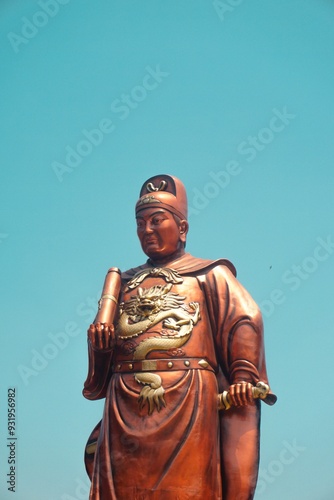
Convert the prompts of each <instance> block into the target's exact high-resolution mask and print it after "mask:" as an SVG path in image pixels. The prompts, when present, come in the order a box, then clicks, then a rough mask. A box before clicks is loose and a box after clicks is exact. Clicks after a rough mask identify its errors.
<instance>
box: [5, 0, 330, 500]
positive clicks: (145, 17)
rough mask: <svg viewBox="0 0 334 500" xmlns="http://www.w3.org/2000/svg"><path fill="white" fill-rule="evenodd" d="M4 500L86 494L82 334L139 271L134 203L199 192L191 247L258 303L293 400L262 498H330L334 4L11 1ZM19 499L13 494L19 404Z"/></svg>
mask: <svg viewBox="0 0 334 500" xmlns="http://www.w3.org/2000/svg"><path fill="white" fill-rule="evenodd" d="M0 12H1V16H0V33H1V40H2V43H1V60H2V72H1V77H0V78H1V99H2V112H1V139H2V141H1V142H2V148H1V160H2V168H1V184H0V186H1V188H0V189H1V203H2V210H1V219H0V254H1V276H2V279H1V307H2V321H1V325H2V334H1V335H2V339H3V343H4V345H5V347H4V348H3V349H2V350H1V351H2V354H1V356H2V359H1V366H2V367H3V368H2V382H1V392H0V398H1V405H0V406H1V408H2V415H3V418H2V425H1V430H0V446H1V451H0V469H1V471H2V472H1V477H0V495H1V498H4V499H7V498H16V499H18V500H66V499H67V500H69V499H73V498H74V499H76V500H80V499H83V498H87V479H86V474H85V470H84V465H83V449H84V445H85V442H86V439H87V437H88V435H89V433H90V431H91V430H92V428H93V427H94V426H95V424H96V423H97V422H98V420H99V419H100V417H101V411H102V403H101V402H89V401H86V400H85V399H84V398H83V397H82V395H81V390H82V385H83V382H84V380H85V377H86V372H87V352H86V333H85V332H86V329H87V326H88V324H89V323H90V321H91V320H92V319H93V318H94V315H95V312H96V303H97V299H98V296H99V293H100V290H101V287H102V285H103V281H104V277H105V273H106V271H107V269H108V268H109V267H111V266H117V267H119V268H121V269H123V270H125V269H127V268H129V267H133V266H135V265H138V264H140V263H142V262H143V261H144V260H145V256H144V255H143V254H142V251H141V249H140V246H139V244H138V242H137V237H136V231H135V224H134V205H135V202H136V200H137V197H138V194H139V189H140V187H141V185H142V183H143V182H144V181H145V180H146V179H147V178H148V177H150V176H152V175H154V174H156V173H170V174H174V175H176V176H177V177H179V178H180V179H182V181H183V182H184V183H185V185H186V187H187V191H188V198H189V205H190V207H191V216H190V232H189V237H188V243H187V248H188V249H189V251H190V252H191V253H192V254H194V255H196V256H200V257H205V258H212V259H215V258H218V257H227V258H229V259H230V260H231V261H232V262H234V264H235V265H236V267H237V269H238V277H239V279H240V281H241V282H242V283H243V284H244V285H245V286H246V288H247V289H248V290H249V291H250V292H251V293H252V295H253V297H254V298H255V299H256V301H257V302H258V303H259V304H260V305H261V307H262V310H263V315H264V320H265V328H266V334H265V341H266V353H267V364H268V371H269V375H270V381H271V385H272V388H273V390H274V391H275V392H276V393H277V394H278V397H279V400H278V403H277V405H276V406H274V407H271V408H269V407H265V406H264V407H263V417H262V442H261V464H260V479H259V484H258V490H257V494H256V500H261V499H265V500H281V499H282V498H289V499H290V498H291V499H294V500H314V499H315V498H317V500H330V499H331V498H333V495H334V488H333V485H332V480H331V477H332V471H331V464H332V462H333V447H334V437H333V432H332V430H331V425H332V413H333V409H334V405H333V398H332V397H331V394H330V393H329V391H330V387H331V386H330V384H331V380H332V378H333V368H332V353H333V347H334V346H333V333H332V329H333V327H332V325H333V319H334V318H333V306H332V288H333V287H332V282H333V270H334V228H333V187H334V174H333V169H332V156H333V154H332V142H333V139H332V137H333V128H334V125H333V118H332V117H333V115H334V109H333V108H334V104H333V102H334V101H333V90H332V89H333V76H334V72H333V69H334V68H333V57H332V52H333V50H332V48H333V42H334V31H333V16H334V4H333V2H330V1H325V0H318V1H309V2H303V1H302V0H294V1H291V0H289V1H288V0H280V2H276V1H274V0H266V1H264V0H259V1H257V2H255V1H252V2H251V1H249V2H246V1H242V0H241V1H235V0H233V1H232V0H226V1H225V2H223V1H222V2H220V3H217V2H216V3H215V2H211V1H207V2H205V1H198V2H189V1H185V2H179V1H176V0H172V1H170V2H161V1H152V0H148V1H145V2H133V1H129V0H124V1H122V2H120V1H113V2H111V1H107V0H100V1H99V2H90V1H88V0H81V1H80V2H79V1H76V0H62V1H60V0H49V1H47V0H40V1H37V2H36V1H30V0H25V2H22V1H18V0H11V1H5V0H3V1H2V2H1V4H0ZM9 388H15V389H16V399H17V438H18V440H17V446H16V458H17V491H16V494H15V495H13V494H12V493H11V492H9V491H8V490H7V486H8V485H7V484H6V477H5V473H7V472H8V467H9V465H8V463H7V458H8V448H7V447H6V444H7V429H6V418H5V417H6V405H7V393H8V392H7V391H8V389H9Z"/></svg>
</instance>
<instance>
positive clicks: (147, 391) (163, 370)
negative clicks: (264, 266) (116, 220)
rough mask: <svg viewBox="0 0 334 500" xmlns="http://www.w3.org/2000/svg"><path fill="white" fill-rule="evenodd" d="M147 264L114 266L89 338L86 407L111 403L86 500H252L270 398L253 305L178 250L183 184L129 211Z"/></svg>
mask: <svg viewBox="0 0 334 500" xmlns="http://www.w3.org/2000/svg"><path fill="white" fill-rule="evenodd" d="M136 219H137V233H138V237H139V240H140V243H141V246H142V249H143V251H144V252H145V254H146V255H147V256H148V257H149V259H148V261H147V262H146V263H145V264H143V265H142V266H139V267H137V268H134V269H130V270H128V271H126V272H125V273H122V274H120V272H119V270H118V269H116V268H112V269H110V270H109V272H108V274H107V277H106V281H105V284H104V289H103V292H102V297H101V300H100V302H99V311H98V314H97V317H96V319H95V321H94V324H93V325H91V326H90V328H89V330H88V351H89V371H88V377H87V380H86V382H85V386H84V391H83V393H84V396H85V397H86V398H88V399H92V400H94V399H100V398H106V402H105V409H104V413H103V418H102V421H101V422H100V423H99V424H98V425H97V426H96V427H95V429H94V430H93V432H92V434H91V436H90V438H89V440H88V443H87V446H86V452H85V462H86V468H87V472H88V474H89V476H90V478H91V481H92V485H91V493H90V499H92V500H114V499H117V500H139V499H140V500H146V499H149V500H153V499H154V500H186V499H197V500H203V499H206V500H218V499H222V500H250V499H252V498H253V495H254V491H255V486H256V480H257V473H258V460H259V421H260V399H262V400H264V401H265V402H266V403H268V404H273V403H274V402H275V401H276V396H275V395H274V394H272V393H271V392H270V389H269V386H268V381H267V374H266V366H265V358H264V347H263V333H262V320H261V314H260V312H259V309H258V307H257V306H256V304H255V303H254V301H253V300H252V298H251V297H250V295H249V294H248V293H247V292H246V290H245V289H244V288H243V287H242V286H241V285H240V283H239V282H238V281H237V280H236V278H235V275H236V271H235V268H234V266H233V265H232V264H231V262H229V261H228V260H225V259H219V260H216V261H211V260H204V259H198V258H195V257H192V256H191V255H190V254H189V253H186V252H185V243H186V236H187V231H188V222H187V197H186V192H185V188H184V186H183V184H182V183H181V181H180V180H178V179H177V178H175V177H172V176H169V175H157V176H155V177H152V178H150V179H148V181H146V182H145V184H144V185H143V187H142V189H141V191H140V198H139V200H138V202H137V204H136Z"/></svg>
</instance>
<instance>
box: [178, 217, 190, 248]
mask: <svg viewBox="0 0 334 500" xmlns="http://www.w3.org/2000/svg"><path fill="white" fill-rule="evenodd" d="M179 228H180V240H181V241H182V242H183V243H185V242H186V239H187V232H188V229H189V224H188V221H186V220H185V219H183V220H181V221H180V224H179Z"/></svg>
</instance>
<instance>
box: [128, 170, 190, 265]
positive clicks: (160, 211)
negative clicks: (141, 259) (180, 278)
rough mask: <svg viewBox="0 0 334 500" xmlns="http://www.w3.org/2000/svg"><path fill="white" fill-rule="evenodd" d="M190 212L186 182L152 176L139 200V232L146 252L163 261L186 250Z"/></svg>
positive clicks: (142, 189) (164, 176)
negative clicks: (188, 215) (184, 183)
mask: <svg viewBox="0 0 334 500" xmlns="http://www.w3.org/2000/svg"><path fill="white" fill-rule="evenodd" d="M187 214H188V205H187V194H186V190H185V187H184V185H183V184H182V182H181V181H180V180H179V179H177V178H176V177H174V176H171V175H165V174H162V175H155V176H154V177H150V179H148V180H147V181H146V182H145V183H144V184H143V186H142V188H141V190H140V194H139V200H138V201H137V203H136V219H137V233H138V237H139V240H140V243H141V246H142V249H143V251H144V252H145V253H146V255H148V256H149V257H150V258H152V259H153V260H158V261H159V260H163V259H166V258H168V257H172V256H176V255H181V254H182V253H184V248H185V245H186V237H187V232H188V227H189V226H188V222H187Z"/></svg>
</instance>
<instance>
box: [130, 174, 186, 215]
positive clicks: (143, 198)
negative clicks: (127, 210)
mask: <svg viewBox="0 0 334 500" xmlns="http://www.w3.org/2000/svg"><path fill="white" fill-rule="evenodd" d="M155 207H157V208H163V209H164V210H168V211H169V212H171V213H173V214H175V215H177V216H178V217H180V219H185V220H187V217H188V203H187V193H186V190H185V187H184V185H183V183H182V182H181V181H180V180H179V179H177V177H174V176H173V175H166V174H161V175H154V176H153V177H150V178H149V179H147V181H146V182H144V184H143V186H142V188H141V190H140V194H139V200H138V201H137V203H136V214H138V213H139V212H140V211H141V210H143V209H144V208H155Z"/></svg>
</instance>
